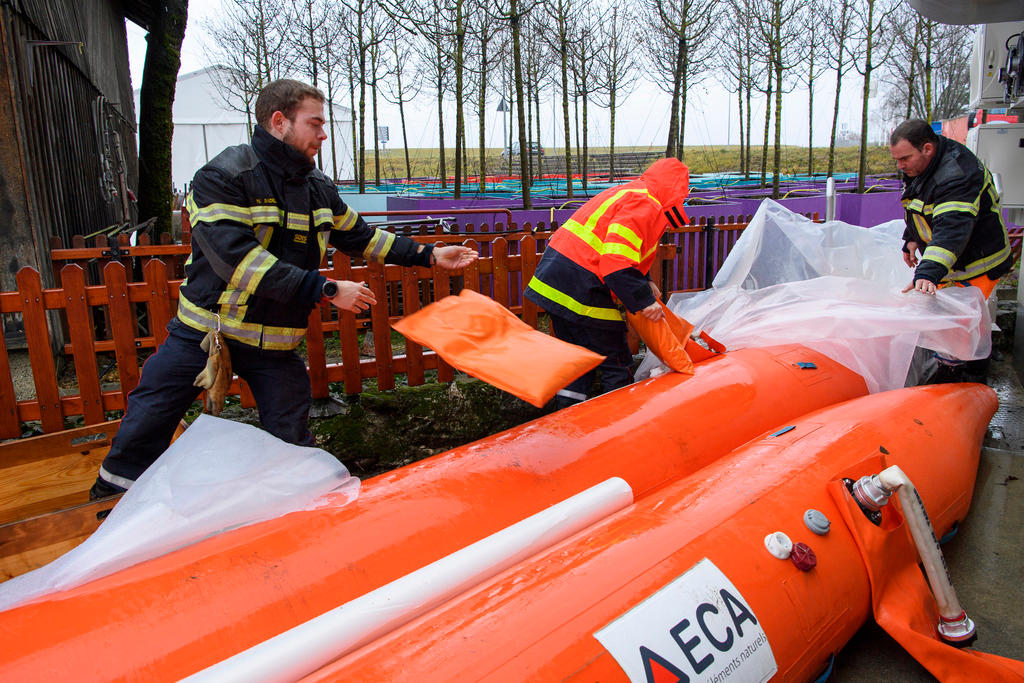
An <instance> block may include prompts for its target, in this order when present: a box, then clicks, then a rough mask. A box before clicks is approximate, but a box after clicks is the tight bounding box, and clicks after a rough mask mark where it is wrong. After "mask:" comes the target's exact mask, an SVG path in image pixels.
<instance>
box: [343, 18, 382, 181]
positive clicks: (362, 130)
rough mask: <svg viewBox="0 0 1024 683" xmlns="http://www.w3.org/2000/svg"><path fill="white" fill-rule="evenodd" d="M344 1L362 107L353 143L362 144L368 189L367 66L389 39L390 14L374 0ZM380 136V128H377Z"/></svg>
mask: <svg viewBox="0 0 1024 683" xmlns="http://www.w3.org/2000/svg"><path fill="white" fill-rule="evenodd" d="M341 3H342V4H343V5H344V6H345V8H346V9H347V10H348V12H349V15H350V16H349V17H348V21H347V22H346V28H347V29H348V39H349V40H350V41H351V43H352V48H353V52H354V54H353V55H352V60H351V61H352V66H353V67H355V69H354V70H355V74H353V75H354V76H355V77H356V78H357V79H358V80H357V83H358V86H359V102H358V105H357V107H358V109H354V110H353V112H352V119H353V124H354V128H355V130H354V134H356V133H358V136H359V138H358V140H359V142H358V144H357V143H356V139H355V138H354V137H353V140H352V146H353V147H357V148H358V153H357V154H356V159H357V163H356V178H357V181H358V183H359V192H360V193H362V192H366V87H367V85H372V83H371V82H372V80H373V73H372V68H373V64H372V62H371V64H370V69H369V70H368V69H367V60H368V59H371V58H372V57H373V56H374V55H375V54H378V53H379V49H380V45H381V43H383V42H384V41H385V40H387V33H386V29H385V23H386V20H387V16H386V15H385V14H384V12H383V11H382V10H381V8H380V6H379V5H378V4H376V3H375V2H373V1H372V0H341ZM373 134H374V136H375V138H376V135H377V131H376V128H375V129H374V131H373ZM379 171H380V169H379V167H378V175H379Z"/></svg>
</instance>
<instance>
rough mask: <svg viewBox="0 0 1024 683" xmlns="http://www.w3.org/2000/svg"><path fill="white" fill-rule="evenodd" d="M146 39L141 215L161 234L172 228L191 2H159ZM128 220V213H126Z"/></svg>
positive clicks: (141, 117)
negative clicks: (178, 102) (178, 96)
mask: <svg viewBox="0 0 1024 683" xmlns="http://www.w3.org/2000/svg"><path fill="white" fill-rule="evenodd" d="M157 7H158V13H157V16H156V18H155V21H154V22H153V26H152V27H151V29H150V32H149V35H148V36H147V37H146V43H147V45H146V63H145V66H144V67H143V71H142V88H141V90H140V92H139V207H138V209H139V215H138V218H139V219H142V220H148V219H149V218H150V217H152V216H156V230H155V232H156V234H160V233H164V232H166V233H170V232H171V192H172V187H171V137H172V135H173V134H174V122H173V119H172V116H171V110H172V107H173V105H174V88H175V85H176V84H177V82H178V69H179V67H180V66H181V41H182V40H183V39H184V37H185V23H186V21H187V19H188V3H187V2H186V1H185V0H168V1H167V2H162V3H158V5H157ZM124 218H125V220H129V216H125V217H124Z"/></svg>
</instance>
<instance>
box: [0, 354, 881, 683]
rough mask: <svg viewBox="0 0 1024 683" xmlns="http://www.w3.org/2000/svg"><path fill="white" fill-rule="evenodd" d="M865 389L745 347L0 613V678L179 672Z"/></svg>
mask: <svg viewBox="0 0 1024 683" xmlns="http://www.w3.org/2000/svg"><path fill="white" fill-rule="evenodd" d="M865 393H866V388H865V385H864V382H863V380H862V379H861V378H860V377H859V376H858V375H856V374H855V373H853V372H852V371H850V370H848V369H846V368H844V367H843V366H841V365H839V364H837V363H835V362H833V361H831V360H829V359H828V358H826V357H825V356H823V355H821V354H818V353H816V352H813V351H811V350H808V349H807V348H805V347H801V346H798V345H789V346H780V347H772V348H765V349H747V350H741V351H735V352H731V353H728V354H724V355H720V356H715V357H713V358H711V359H709V360H707V361H705V362H702V363H698V364H697V365H696V374H695V375H694V376H685V375H679V374H669V375H663V376H661V377H657V378H655V379H652V380H647V381H645V382H640V383H637V384H635V385H633V386H630V387H626V388H624V389H621V390H618V391H615V392H612V393H610V394H606V395H604V396H600V397H597V398H595V399H592V400H590V401H586V402H584V403H582V404H579V405H577V406H574V407H572V408H569V409H566V410H563V411H559V412H558V413H554V414H551V415H548V416H545V417H543V418H541V419H539V420H536V421H534V422H531V423H528V424H526V425H522V426H520V427H517V428H515V429H512V430H509V431H506V432H503V433H501V434H498V435H495V436H493V437H490V438H488V439H484V440H482V441H479V442H476V443H474V444H470V445H468V446H464V447H461V448H457V449H455V450H453V451H450V452H448V453H445V454H441V455H439V456H435V457H433V458H430V459H427V460H424V461H421V462H419V463H416V464H414V465H411V466H408V467H405V468H402V469H400V470H396V471H394V472H391V473H388V474H385V475H382V476H379V477H375V478H373V479H371V480H369V481H367V482H364V485H363V488H362V491H361V492H360V495H359V497H358V498H357V499H356V500H355V501H354V502H352V503H350V504H348V505H344V506H338V507H333V506H327V507H323V508H320V509H316V510H312V511H303V512H296V513H292V514H289V515H286V516H284V517H281V518H278V519H275V520H271V521H268V522H263V523H260V524H255V525H252V526H249V527H244V528H241V529H236V530H233V531H230V532H226V533H223V534H220V535H219V536H216V537H213V538H209V539H206V540H203V541H201V542H199V543H196V544H194V545H192V546H189V547H187V548H184V549H182V550H179V551H176V552H174V553H170V554H168V555H165V556H163V557H159V558H156V559H154V560H151V561H148V562H145V563H143V564H140V565H137V566H135V567H131V568H129V569H127V570H124V571H121V572H118V573H116V574H114V575H111V576H108V577H106V578H103V579H99V580H97V581H94V582H92V583H90V584H87V585H84V586H81V587H78V588H75V589H72V590H69V591H65V592H63V593H58V594H55V595H52V596H49V597H48V598H44V599H41V600H40V601H38V602H35V603H31V604H28V605H25V606H22V607H19V608H15V609H12V610H9V611H6V612H4V613H0V638H2V639H3V641H4V642H7V643H17V647H7V648H3V650H2V652H0V680H25V679H39V678H51V677H55V676H61V675H64V674H65V673H66V672H67V667H68V663H69V662H74V675H75V679H76V681H87V680H127V679H136V680H137V679H145V680H176V679H179V678H181V677H182V676H185V675H188V674H191V673H193V672H195V671H197V670H199V669H202V668H204V667H207V666H209V665H211V664H214V663H216V662H218V661H220V660H222V659H224V658H226V657H228V656H230V655H233V654H235V653H237V652H239V651H242V650H245V649H246V648H249V647H251V646H253V645H254V644H256V643H259V642H261V641H263V640H266V639H268V638H270V637H272V636H274V635H276V634H278V633H280V632H282V631H284V630H287V629H289V628H291V627H293V626H296V625H297V624H300V623H302V622H305V621H307V620H309V619H311V618H313V617H316V616H317V615H319V614H321V613H323V612H326V611H328V610H330V609H332V608H334V607H336V606H338V605H340V604H344V603H346V602H348V601H350V600H352V599H354V598H356V597H358V596H361V595H363V594H365V593H367V592H369V591H372V590H374V589H376V588H379V587H380V586H382V585H384V584H387V583H389V582H391V581H394V580H395V579H398V578H399V577H402V576H404V575H406V574H408V573H410V572H412V571H414V570H416V569H418V568H420V567H423V566H424V565H427V564H428V563H431V562H434V561H435V560H438V559H439V558H442V557H444V556H446V555H449V554H451V553H453V552H455V551H457V550H459V549H460V548H463V547H464V546H466V545H468V544H470V543H473V542H475V541H478V540H479V539H482V538H484V537H486V536H488V535H490V534H493V533H495V532H496V531H498V530H500V529H503V528H505V527H507V526H509V525H512V524H515V523H516V522H519V521H520V520H523V519H524V518H527V517H529V516H530V515H533V514H535V513H537V512H538V511H541V510H543V509H545V508H547V507H548V506H550V505H553V504H555V503H557V502H559V501H562V500H564V499H566V498H568V497H570V496H573V495H575V494H577V493H579V492H580V491H582V490H584V489H587V488H588V487H591V486H594V485H595V484H598V483H599V482H602V481H605V480H606V479H608V478H609V477H621V478H622V479H624V480H625V481H626V482H628V484H629V486H630V487H631V488H632V491H633V495H634V496H635V497H636V498H640V497H642V496H644V495H648V494H650V493H651V492H652V491H656V490H658V489H659V488H660V487H663V486H665V485H666V484H669V483H671V482H673V481H675V480H677V479H679V478H681V477H684V476H686V475H689V474H691V473H693V472H696V471H697V470H699V469H700V468H702V467H704V466H706V465H708V464H710V463H712V462H714V461H715V460H717V459H719V458H720V457H722V456H723V455H725V454H727V453H728V452H729V451H731V450H732V449H734V448H736V447H738V446H740V445H741V444H743V443H745V442H746V441H748V440H749V439H751V438H753V437H755V436H757V435H758V434H760V433H763V432H764V430H765V429H767V428H769V427H770V426H772V425H775V424H778V423H781V422H784V421H786V420H791V419H794V418H796V417H797V416H800V415H803V414H805V413H807V412H809V411H812V410H815V409H817V408H820V407H822V406H826V405H830V404H832V403H835V402H838V401H842V400H846V399H849V398H852V397H856V396H861V395H864V394H865Z"/></svg>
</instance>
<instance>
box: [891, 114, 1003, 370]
mask: <svg viewBox="0 0 1024 683" xmlns="http://www.w3.org/2000/svg"><path fill="white" fill-rule="evenodd" d="M889 151H890V153H891V154H892V158H893V159H895V160H896V167H897V168H898V169H899V170H900V171H901V172H902V173H903V196H902V203H903V209H904V212H905V218H906V222H907V227H906V230H905V231H904V233H903V240H904V245H903V260H904V262H905V263H906V264H907V266H909V267H910V268H913V269H914V276H913V280H912V281H911V283H910V284H909V285H907V287H906V288H905V289H904V290H903V291H904V292H909V291H911V290H915V291H918V292H923V293H925V294H935V292H936V290H938V289H939V288H941V287H946V286H965V287H966V286H974V287H977V288H979V289H980V290H981V292H982V295H983V296H984V297H985V298H987V297H988V296H989V295H990V294H991V293H992V290H993V289H995V286H996V283H997V282H998V281H999V278H1000V277H1001V276H1002V275H1004V274H1005V273H1006V272H1008V271H1009V270H1010V268H1011V267H1012V265H1013V257H1012V256H1011V255H1010V240H1009V237H1008V236H1007V233H1006V224H1005V223H1004V222H1003V214H1002V211H1001V209H1000V208H999V193H998V192H997V191H996V188H995V184H994V183H993V181H992V174H991V173H989V171H988V169H987V168H985V165H984V164H983V163H981V161H980V160H979V159H978V157H976V156H975V155H974V154H973V153H971V151H970V150H969V149H967V148H966V147H965V146H964V145H961V144H960V143H959V142H956V141H955V140H950V139H949V138H946V137H943V136H941V135H937V134H936V133H935V131H933V130H932V127H931V125H930V124H928V122H926V121H922V120H920V119H911V120H909V121H905V122H903V123H901V124H900V125H899V126H897V127H896V129H895V130H893V132H892V135H891V136H890V138H889ZM919 252H920V257H919V256H918V253H919ZM938 359H939V362H940V370H941V371H942V372H941V373H940V374H941V375H949V378H950V379H959V378H960V375H961V374H962V370H963V368H962V367H961V366H962V365H963V363H962V361H960V360H958V359H953V358H942V357H938ZM955 368H960V370H961V371H960V372H958V371H955V370H953V369H955ZM973 369H974V374H979V373H984V372H985V371H986V370H987V359H986V361H985V362H983V363H980V364H977V365H975V366H974V368H973Z"/></svg>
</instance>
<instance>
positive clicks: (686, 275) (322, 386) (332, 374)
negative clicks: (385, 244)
mask: <svg viewBox="0 0 1024 683" xmlns="http://www.w3.org/2000/svg"><path fill="white" fill-rule="evenodd" d="M524 227H525V228H526V232H522V233H517V234H490V233H488V232H484V231H481V232H478V233H476V234H475V235H474V238H473V239H464V238H465V236H464V235H463V236H459V237H458V238H457V239H456V238H455V236H444V238H438V236H435V235H426V236H420V237H416V239H421V240H423V241H428V242H455V241H458V242H460V243H462V244H465V245H467V246H469V247H471V248H473V249H475V250H477V251H478V252H483V253H484V255H482V256H481V258H480V259H479V260H478V261H476V262H475V263H474V264H473V265H472V266H470V267H468V268H465V269H464V270H463V271H461V272H459V273H456V274H452V273H450V272H448V271H443V270H441V269H439V268H436V267H435V268H421V267H417V268H401V267H398V266H391V265H387V266H381V265H379V264H376V263H370V264H367V263H365V262H363V261H361V260H358V259H350V258H349V257H347V256H344V255H342V254H340V253H335V254H334V255H333V256H332V258H331V259H329V261H328V262H327V263H326V267H325V268H323V269H322V271H321V272H323V273H324V274H325V275H328V276H329V277H332V278H335V279H341V280H362V281H366V282H367V284H368V285H369V287H370V289H371V290H373V292H374V295H375V297H376V298H377V300H378V301H379V302H386V305H383V306H382V305H377V306H373V307H372V308H371V310H370V311H369V312H368V313H366V314H361V315H359V316H357V315H355V314H353V313H348V312H343V311H338V310H337V309H335V308H333V307H331V306H324V307H318V308H317V309H316V310H314V311H313V313H312V314H311V315H310V319H309V329H308V331H307V334H306V343H305V353H306V357H307V365H308V367H309V373H310V379H311V382H312V387H313V395H314V397H317V398H323V397H327V396H328V395H329V394H330V385H331V384H332V383H341V385H342V386H343V391H344V392H345V393H347V394H355V393H359V392H360V391H361V390H362V386H363V381H364V380H366V379H368V378H374V379H376V382H377V386H378V387H379V388H380V389H384V390H386V389H391V388H393V387H394V386H395V377H396V375H402V374H404V375H406V377H407V380H408V383H409V384H410V385H417V384H421V383H423V382H424V379H425V378H424V375H425V371H427V370H437V374H438V379H439V380H440V381H450V380H451V379H452V378H453V376H454V371H453V369H452V368H451V366H449V365H448V364H446V363H445V362H444V361H443V360H440V359H439V358H438V357H437V356H436V354H434V353H433V352H432V351H430V350H428V349H424V348H423V347H421V346H420V345H418V344H414V343H412V342H407V343H406V344H405V349H404V353H403V352H398V353H396V352H395V351H393V349H392V335H391V323H392V322H393V321H394V320H395V319H397V318H399V317H401V316H403V315H408V314H410V313H413V312H415V311H417V310H419V309H420V308H421V307H423V306H425V305H427V304H429V303H430V302H432V301H435V300H437V299H440V298H442V297H444V296H447V295H449V294H454V293H457V292H458V291H459V290H461V289H463V288H466V289H472V290H475V291H479V292H481V293H483V294H486V295H487V296H490V297H492V298H493V299H494V300H495V301H497V302H499V303H501V304H502V305H503V306H505V307H506V308H508V309H510V310H511V311H513V312H514V313H516V314H517V315H519V316H520V317H521V318H522V319H523V320H524V321H525V322H526V323H527V324H529V325H531V326H533V327H535V328H536V327H537V324H538V317H539V314H540V311H539V310H538V309H537V307H536V306H534V305H533V304H531V303H530V302H528V301H525V300H524V299H523V297H522V290H523V287H524V286H525V284H526V283H527V282H528V281H529V279H530V278H531V277H532V276H533V272H534V270H535V268H536V266H537V261H538V260H539V258H540V255H541V254H542V252H543V248H544V245H545V243H546V241H547V238H548V237H549V236H550V234H551V233H550V232H546V231H538V232H536V233H531V232H529V230H530V226H524ZM744 227H745V224H743V223H737V224H726V225H695V226H689V227H686V228H683V229H680V230H671V231H669V232H668V233H666V236H665V238H664V242H665V243H664V244H663V245H662V247H661V248H660V249H659V253H658V256H657V258H656V260H655V263H654V266H653V267H652V269H651V277H652V279H654V281H655V282H657V283H658V284H659V285H660V286H661V289H662V291H663V292H665V294H666V296H667V295H668V294H670V293H672V292H674V291H690V290H695V289H703V288H705V287H707V286H709V284H710V280H711V278H712V277H713V275H714V272H715V271H717V268H718V266H719V265H720V264H721V262H722V260H724V258H725V256H726V254H727V253H728V250H729V249H730V248H731V247H732V245H733V244H734V243H735V241H736V239H737V238H738V236H739V234H740V232H741V231H742V230H743V228H744ZM54 246H58V245H54ZM188 253H189V246H188V245H150V244H144V243H140V244H139V245H138V246H127V245H120V246H119V247H118V248H117V249H111V247H110V245H109V244H107V245H105V246H104V245H102V244H99V245H93V246H84V245H73V246H72V247H71V248H68V249H64V248H55V249H54V250H53V252H52V257H53V261H54V264H55V280H56V282H57V283H58V286H56V287H53V288H44V287H43V283H42V281H41V278H40V275H39V273H38V272H37V271H35V270H34V269H32V268H23V269H22V270H21V271H19V272H18V274H17V287H18V289H17V291H15V292H3V293H0V314H2V315H5V316H10V315H14V316H20V317H21V319H22V322H23V325H24V330H25V339H26V342H27V346H28V355H29V359H30V362H31V367H32V375H33V381H34V384H35V396H33V397H31V398H24V397H23V398H21V399H18V398H17V397H16V396H15V390H14V384H13V380H12V376H11V365H10V361H9V356H8V352H7V350H6V343H5V340H4V338H3V326H2V325H0V438H16V437H19V436H20V435H21V433H22V423H25V422H38V423H39V424H40V425H41V429H42V431H43V432H44V433H53V432H58V431H61V430H63V429H65V428H68V427H71V426H79V425H81V424H82V423H83V422H84V424H86V425H93V424H100V423H102V422H104V421H106V420H107V419H109V418H108V416H107V413H108V411H116V410H123V409H124V406H125V398H126V396H127V395H128V392H130V391H131V390H132V389H134V388H135V386H136V385H137V384H138V381H139V366H140V360H142V359H143V358H144V357H146V356H148V354H149V353H151V352H152V351H153V350H155V348H156V347H157V346H158V345H159V344H160V343H161V342H162V341H163V339H164V338H165V337H166V334H167V333H166V329H165V328H166V325H167V323H168V321H170V319H171V318H172V317H173V316H174V313H175V311H176V308H177V297H178V288H179V287H180V285H181V272H180V266H181V264H183V263H184V259H186V258H187V256H188ZM60 264H63V265H60ZM57 265H60V267H59V268H57V267H56V266H57ZM90 271H91V273H90ZM366 331H372V332H373V349H372V351H373V354H372V356H370V355H369V354H367V353H363V354H361V350H360V340H361V335H363V334H364V333H365V332H366ZM59 340H63V343H61V342H60V341H59ZM335 340H336V342H335ZM364 341H365V340H364ZM328 349H331V351H330V352H329V351H328ZM367 350H368V349H365V348H364V349H363V351H364V352H365V351H367ZM399 350H400V349H399ZM115 369H116V376H115V375H113V374H112V373H113V371H114V370H115ZM108 376H109V377H110V378H109V380H108V381H105V380H106V378H107V377H108ZM339 388H340V387H339ZM231 391H232V393H234V394H235V395H238V396H240V397H241V401H242V404H243V405H244V406H252V405H254V401H253V397H252V394H251V392H250V391H249V389H248V387H247V386H246V385H245V383H244V382H241V381H240V380H238V379H236V380H235V381H234V382H233V384H232V387H231ZM79 417H80V418H81V419H77V418H79ZM72 423H73V424H72Z"/></svg>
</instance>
